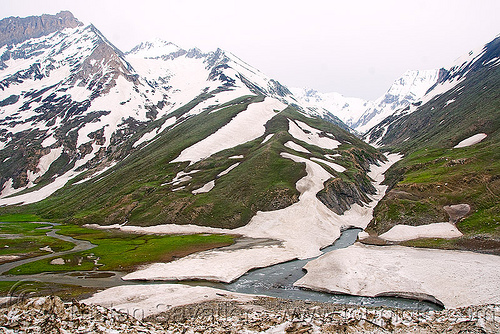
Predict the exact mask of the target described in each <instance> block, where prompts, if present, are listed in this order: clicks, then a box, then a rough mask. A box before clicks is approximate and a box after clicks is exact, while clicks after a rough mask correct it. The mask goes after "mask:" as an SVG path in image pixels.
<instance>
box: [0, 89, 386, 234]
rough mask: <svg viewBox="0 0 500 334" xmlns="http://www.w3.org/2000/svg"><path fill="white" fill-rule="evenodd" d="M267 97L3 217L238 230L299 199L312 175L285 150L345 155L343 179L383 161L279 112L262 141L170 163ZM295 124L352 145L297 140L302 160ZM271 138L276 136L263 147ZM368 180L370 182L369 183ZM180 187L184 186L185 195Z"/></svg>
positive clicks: (346, 138)
mask: <svg viewBox="0 0 500 334" xmlns="http://www.w3.org/2000/svg"><path fill="white" fill-rule="evenodd" d="M263 98H264V97H263V96H254V97H243V98H240V99H238V100H235V101H233V102H231V103H228V104H227V105H226V108H225V109H223V110H219V111H217V112H214V113H210V111H205V112H203V113H201V114H200V115H197V116H195V117H192V118H188V119H186V120H184V121H183V122H182V123H180V124H178V125H177V126H175V127H173V128H171V129H169V130H168V131H165V132H164V133H163V134H162V135H161V136H159V138H158V139H156V140H155V141H153V142H151V143H149V144H148V145H145V146H143V147H141V148H140V149H138V150H136V151H135V152H134V153H132V154H131V155H130V156H128V157H127V158H126V159H125V160H123V161H122V162H120V163H119V164H117V165H116V166H115V167H113V168H112V169H110V170H108V171H106V172H105V173H103V174H102V175H100V176H99V177H96V178H94V179H91V180H89V181H86V182H84V183H81V184H73V183H75V182H77V181H79V180H80V179H81V178H83V176H82V177H81V178H78V179H75V180H74V181H72V182H71V183H72V184H67V185H66V186H65V187H64V188H63V189H61V190H59V191H58V192H56V193H55V194H53V195H52V196H50V197H49V198H47V199H45V200H43V201H41V202H38V203H35V204H32V205H28V206H19V207H8V208H1V209H0V214H2V213H4V214H7V213H30V214H36V215H38V216H40V217H43V218H44V219H50V220H55V221H69V222H74V223H78V224H83V223H98V224H105V225H108V224H115V223H120V224H121V223H125V222H128V224H131V225H142V226H146V225H157V224H166V223H176V224H197V225H205V226H214V227H225V228H234V227H239V226H243V225H245V224H246V223H248V221H249V220H250V219H251V217H252V216H253V215H255V213H256V212H257V211H259V210H262V211H269V210H276V209H281V208H284V207H286V206H289V205H291V204H292V203H294V202H296V201H297V200H298V195H299V193H298V192H297V190H296V188H295V184H296V182H297V181H298V180H299V179H300V178H302V177H303V176H304V175H305V166H304V165H302V164H299V163H295V162H293V161H292V160H290V159H285V158H282V157H281V156H280V153H281V152H286V151H288V152H290V153H292V154H296V155H302V156H305V157H307V156H316V157H320V158H322V157H323V155H324V154H336V153H340V154H342V157H341V158H339V159H338V160H337V163H339V164H341V165H343V166H344V167H346V168H348V172H346V173H344V174H345V175H343V176H342V177H343V178H346V179H349V178H353V177H352V175H358V174H360V173H361V174H362V173H363V167H366V166H367V165H368V164H369V163H370V162H373V161H375V159H376V158H381V156H380V154H379V153H378V152H377V151H376V150H375V149H373V148H371V147H370V146H368V145H366V144H364V143H363V142H362V141H360V140H359V139H357V138H356V137H354V136H353V135H351V134H350V133H348V132H346V131H344V130H342V129H340V128H339V127H337V126H336V125H333V124H331V123H328V122H325V121H323V120H320V119H313V118H309V117H305V116H304V115H302V114H300V113H299V112H297V111H295V110H294V109H293V108H291V107H289V108H287V109H286V110H284V111H282V112H280V113H276V116H275V117H274V118H273V119H271V120H270V121H269V122H268V123H267V124H266V133H265V134H264V135H263V136H262V137H261V138H258V139H256V140H254V141H251V142H248V143H245V144H243V145H240V146H237V147H234V148H231V149H228V150H225V151H222V152H219V153H217V154H215V155H213V156H211V157H209V158H207V159H205V160H202V161H199V162H197V163H195V164H193V165H191V166H189V165H188V163H187V162H181V163H170V161H171V160H173V159H174V158H176V157H177V156H178V155H179V154H180V152H181V151H182V150H183V149H185V148H187V147H189V146H191V145H193V144H194V143H196V142H198V141H200V140H202V139H203V138H206V137H207V136H209V135H210V134H212V133H213V132H215V131H216V130H217V129H219V128H220V127H221V126H223V125H224V124H227V123H228V122H229V121H230V120H231V119H232V118H233V117H234V116H235V115H236V114H238V113H239V112H241V111H242V110H245V109H246V108H247V106H248V105H249V104H250V103H255V102H259V101H262V100H263ZM184 109H185V108H184ZM184 112H185V110H182V113H184ZM182 113H180V114H182ZM289 119H292V120H293V119H296V120H300V121H302V122H305V123H308V124H309V125H311V126H313V127H315V128H318V129H321V130H323V131H325V132H328V133H331V134H333V135H334V136H335V137H336V139H337V140H339V141H341V142H345V144H343V145H341V146H340V147H339V148H338V149H337V150H324V149H320V148H318V147H315V146H311V145H308V144H307V143H303V142H299V141H297V140H294V141H295V142H297V143H298V144H301V145H302V146H304V147H306V148H308V149H309V150H310V151H311V154H299V153H297V152H295V151H293V150H290V149H287V148H285V147H284V146H283V145H284V143H286V142H287V141H289V140H292V139H293V138H292V137H291V135H290V134H289V133H288V132H287V130H288V122H289ZM269 134H274V135H273V136H272V138H271V139H270V140H269V141H267V142H265V143H262V141H263V139H264V138H265V137H266V136H267V135H269ZM139 135H140V134H139ZM139 135H138V136H139ZM238 155H243V158H241V159H229V157H231V156H238ZM238 162H239V163H240V164H239V165H238V166H237V167H236V168H235V169H233V170H232V171H231V172H230V173H229V174H227V175H224V176H222V177H219V178H217V175H218V174H219V173H220V172H222V171H224V170H225V169H227V168H228V167H230V166H231V165H233V164H235V163H238ZM324 167H325V168H326V169H328V170H329V171H330V172H331V173H332V174H333V175H338V173H336V172H335V171H333V170H332V169H331V168H330V167H328V166H324ZM194 170H197V172H195V173H193V174H190V176H191V177H192V179H191V180H189V181H186V182H184V183H180V184H176V185H173V184H171V182H172V180H173V179H174V177H175V176H176V175H177V173H178V172H180V171H184V172H192V171H194ZM212 180H215V182H216V186H215V188H213V189H212V190H211V191H210V192H208V193H201V194H197V195H194V194H193V193H192V191H193V190H194V189H197V188H200V187H202V186H203V185H204V184H206V183H207V182H210V181H212ZM362 181H363V182H367V179H366V177H365V178H364V179H363V180H362ZM352 182H354V183H358V182H359V179H357V178H353V179H352ZM180 187H184V188H182V189H178V188H180ZM173 190H176V191H173Z"/></svg>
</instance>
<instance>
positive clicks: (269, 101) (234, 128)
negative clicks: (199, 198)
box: [171, 97, 286, 164]
mask: <svg viewBox="0 0 500 334" xmlns="http://www.w3.org/2000/svg"><path fill="white" fill-rule="evenodd" d="M285 108H286V105H285V104H283V103H281V102H279V101H278V100H276V99H273V98H269V97H266V98H265V100H264V101H263V102H259V103H252V104H250V105H249V106H248V108H247V109H246V110H244V111H242V112H240V113H239V114H238V115H236V116H235V117H234V118H233V119H232V120H231V121H230V122H229V123H228V124H226V125H225V126H223V127H222V128H220V129H218V130H217V131H216V132H215V133H213V134H211V135H210V136H208V137H207V138H205V139H203V140H201V141H199V142H198V143H196V144H194V145H192V146H190V147H188V148H186V149H185V150H183V151H182V152H181V154H180V155H179V156H178V157H177V158H175V159H174V160H172V161H171V163H174V162H181V161H190V162H191V164H193V163H195V162H197V161H200V160H203V159H205V158H208V157H209V156H211V155H212V154H215V153H217V152H220V151H223V150H225V149H228V148H232V147H235V146H238V145H240V144H244V143H246V142H248V141H251V140H254V139H256V138H259V137H260V136H262V135H264V132H265V130H266V129H265V126H264V125H265V124H266V123H267V121H268V120H270V119H271V118H273V117H274V116H275V115H276V110H278V111H282V110H283V109H285Z"/></svg>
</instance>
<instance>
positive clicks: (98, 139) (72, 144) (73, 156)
mask: <svg viewBox="0 0 500 334" xmlns="http://www.w3.org/2000/svg"><path fill="white" fill-rule="evenodd" d="M60 15H61V14H58V15H55V16H54V17H52V16H46V17H45V18H44V20H45V21H47V20H48V21H50V22H52V21H54V20H55V21H57V22H63V24H60V25H56V26H55V28H54V25H52V24H50V25H48V26H49V28H47V29H41V30H39V31H37V32H36V34H33V33H31V32H30V33H27V34H24V35H23V33H22V32H19V31H18V30H17V28H18V27H22V28H20V29H21V30H22V31H28V32H29V31H30V30H29V29H26V27H25V26H24V25H22V24H21V23H22V22H24V21H23V20H24V19H20V18H8V19H5V20H2V21H1V22H0V26H1V25H5V26H7V27H8V29H7V30H6V31H11V32H12V33H13V34H14V35H16V39H15V40H12V39H9V38H10V37H9V36H8V34H7V35H6V36H5V37H6V39H5V40H6V41H7V40H8V42H5V44H3V45H0V90H1V96H0V191H1V194H0V206H1V205H13V204H24V205H26V204H30V203H35V202H39V201H41V200H45V199H46V200H45V201H44V202H43V203H44V204H43V205H40V206H38V204H37V206H36V207H37V208H38V209H40V210H42V211H43V213H40V214H41V215H42V216H47V215H49V216H50V217H57V218H62V217H64V218H67V219H77V220H78V221H80V222H82V221H85V222H98V223H103V224H111V223H124V222H127V221H133V222H135V223H137V224H155V223H160V222H166V221H171V222H172V221H175V222H177V223H184V224H186V223H197V224H206V225H212V226H216V225H219V224H223V225H224V226H225V227H228V226H233V227H234V226H241V225H244V224H245V223H247V222H248V221H249V220H250V219H251V218H252V216H253V215H254V214H255V213H256V212H257V211H259V210H260V211H266V210H267V211H268V210H277V209H280V208H284V207H286V206H289V205H291V204H293V203H294V202H296V201H297V200H298V196H299V193H298V191H297V189H296V186H295V183H296V182H297V180H298V178H300V177H301V175H302V176H303V175H304V173H305V166H304V164H302V163H301V164H297V163H296V162H294V161H298V160H297V159H298V158H297V159H296V158H295V157H293V159H292V158H291V157H290V156H289V155H284V156H283V155H282V153H286V154H292V155H293V154H300V155H301V156H302V157H301V158H300V159H306V158H305V157H307V159H306V160H307V161H309V159H308V158H309V157H311V159H312V160H314V161H315V162H314V163H315V164H318V163H320V164H322V165H323V166H324V168H326V170H328V172H325V174H324V175H328V176H331V180H330V179H328V178H326V179H322V180H321V185H323V183H325V182H326V183H328V184H329V182H333V180H334V179H335V180H336V181H335V182H334V183H335V184H334V185H333V184H332V185H331V186H329V188H328V189H327V190H324V191H323V192H322V194H320V195H318V199H319V200H320V201H323V204H321V205H326V206H327V207H329V208H331V209H332V210H333V211H335V212H337V213H342V212H343V211H345V210H347V209H349V207H350V205H352V204H354V203H357V204H359V205H363V203H367V202H368V201H369V200H370V199H369V197H368V194H371V193H374V192H375V189H374V188H373V186H372V185H371V183H370V179H369V178H368V176H367V174H366V172H367V169H368V166H369V165H370V164H371V163H375V161H376V160H377V159H381V160H384V158H383V157H382V156H381V155H380V153H378V152H377V151H375V150H373V149H372V148H371V147H369V146H368V145H366V144H365V143H364V142H362V141H361V140H359V139H358V138H356V137H354V136H353V135H351V134H350V133H348V132H346V131H344V130H342V129H341V128H339V127H337V126H336V125H334V124H335V123H338V124H340V123H341V122H340V121H339V120H338V119H336V118H335V117H334V116H331V115H322V114H316V113H315V111H314V108H309V107H308V106H301V105H300V104H299V103H298V102H297V99H296V97H294V96H293V94H292V93H291V92H290V91H289V90H288V89H287V88H286V87H285V86H283V85H281V84H280V83H279V82H278V81H276V80H273V79H271V78H269V77H268V76H266V75H265V74H263V73H262V72H260V71H259V70H257V69H255V68H254V67H252V66H251V65H249V64H247V63H245V62H244V61H242V60H241V59H239V58H238V57H237V56H235V55H234V54H232V53H230V52H227V51H223V50H221V49H217V50H215V51H211V52H204V51H201V50H199V49H197V48H193V49H190V50H185V49H182V48H180V47H178V46H177V45H175V44H173V43H170V42H166V41H162V40H158V39H157V40H153V41H147V42H143V43H141V44H139V45H138V46H136V47H134V48H133V49H132V50H130V51H129V52H126V53H123V52H122V51H120V50H118V49H117V48H116V47H115V46H113V44H112V43H111V42H110V41H108V40H107V39H106V38H105V37H104V36H103V35H102V34H101V33H100V32H99V30H98V29H97V28H96V27H94V26H93V25H84V24H82V23H80V22H79V21H77V20H76V19H75V18H74V17H73V16H72V15H71V14H70V13H69V14H68V13H66V14H64V15H65V17H66V19H65V20H59V19H58V17H59V16H60ZM68 15H70V16H71V17H68ZM71 18H72V19H71ZM32 21H33V22H39V18H37V17H34V18H32ZM45 21H44V22H45ZM75 21H76V23H75ZM30 22H31V21H30ZM64 22H68V24H64ZM28 25H29V24H28ZM315 116H320V117H315ZM324 118H326V119H327V120H329V121H331V122H327V121H325V120H324ZM332 123H334V124H332ZM344 126H345V125H344ZM344 144H346V145H344ZM287 152H288V153H287ZM294 159H295V160H294ZM300 159H299V160H300ZM312 160H311V161H310V162H311V163H313V162H312ZM334 160H335V161H336V162H335V163H334V162H333V161H334ZM342 164H344V165H346V166H347V167H349V168H350V169H351V170H350V172H349V174H348V176H346V177H345V178H342V179H340V178H338V177H335V176H334V175H336V174H338V173H343V172H344V171H345V170H346V168H347V167H343V166H342ZM318 166H319V165H318ZM321 168H323V167H321ZM227 180H232V181H231V182H230V183H228V182H229V181H227ZM152 185H154V186H152ZM214 187H215V188H214ZM320 188H321V187H320ZM318 189H319V188H318ZM339 189H340V190H339ZM343 189H347V190H346V191H348V192H349V198H340V197H339V196H341V195H342V194H343V192H342V190H343ZM337 190H339V191H338V192H337ZM206 193H208V194H207V195H204V194H206ZM212 194H215V195H212ZM235 194H238V195H237V196H236V197H237V199H235ZM199 198H205V200H204V201H200V200H199ZM315 201H316V200H315ZM221 208H224V209H223V210H221ZM75 217H76V218H75Z"/></svg>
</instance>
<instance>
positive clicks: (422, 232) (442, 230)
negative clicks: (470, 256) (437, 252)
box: [379, 223, 463, 241]
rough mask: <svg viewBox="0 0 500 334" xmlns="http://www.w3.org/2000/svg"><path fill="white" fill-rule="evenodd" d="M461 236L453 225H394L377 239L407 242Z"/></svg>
mask: <svg viewBox="0 0 500 334" xmlns="http://www.w3.org/2000/svg"><path fill="white" fill-rule="evenodd" d="M462 235H463V234H462V232H460V231H459V230H458V229H457V228H456V226H455V225H453V224H450V223H434V224H428V225H420V226H409V225H396V226H393V227H392V228H391V229H390V230H389V231H387V232H385V233H383V234H381V235H379V237H380V238H382V239H384V240H387V241H407V240H413V239H419V238H444V239H452V238H458V237H461V236H462Z"/></svg>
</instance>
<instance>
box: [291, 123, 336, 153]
mask: <svg viewBox="0 0 500 334" xmlns="http://www.w3.org/2000/svg"><path fill="white" fill-rule="evenodd" d="M288 124H289V129H288V132H289V133H290V134H291V135H292V137H294V138H295V139H298V140H301V141H303V142H306V143H308V144H310V145H314V146H318V147H321V148H325V149H328V150H333V149H336V148H337V147H339V145H340V142H339V141H337V140H335V139H332V138H330V137H327V136H325V135H324V132H323V131H321V130H318V129H315V128H313V127H310V126H309V125H307V124H306V123H303V122H300V121H292V120H288ZM330 136H332V135H330ZM332 137H333V136H332Z"/></svg>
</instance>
